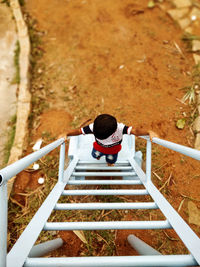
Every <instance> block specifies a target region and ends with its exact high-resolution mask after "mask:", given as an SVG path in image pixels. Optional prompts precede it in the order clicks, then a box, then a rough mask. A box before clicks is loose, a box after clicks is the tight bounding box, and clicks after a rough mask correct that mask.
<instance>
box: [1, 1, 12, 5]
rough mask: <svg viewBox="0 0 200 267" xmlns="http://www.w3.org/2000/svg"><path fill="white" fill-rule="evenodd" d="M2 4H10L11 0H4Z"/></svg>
mask: <svg viewBox="0 0 200 267" xmlns="http://www.w3.org/2000/svg"><path fill="white" fill-rule="evenodd" d="M1 4H6V5H7V6H10V1H9V0H2V1H1Z"/></svg>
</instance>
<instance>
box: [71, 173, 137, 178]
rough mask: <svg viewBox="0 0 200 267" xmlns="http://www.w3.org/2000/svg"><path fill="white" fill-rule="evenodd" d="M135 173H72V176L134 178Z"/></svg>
mask: <svg viewBox="0 0 200 267" xmlns="http://www.w3.org/2000/svg"><path fill="white" fill-rule="evenodd" d="M134 175H135V172H73V173H72V176H76V177H77V176H78V177H79V176H134Z"/></svg>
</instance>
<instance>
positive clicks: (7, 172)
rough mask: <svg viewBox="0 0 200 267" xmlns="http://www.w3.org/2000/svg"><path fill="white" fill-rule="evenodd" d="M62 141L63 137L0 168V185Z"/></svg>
mask: <svg viewBox="0 0 200 267" xmlns="http://www.w3.org/2000/svg"><path fill="white" fill-rule="evenodd" d="M64 141H65V139H64V138H60V139H58V140H57V141H55V142H53V143H51V144H49V145H47V146H45V147H43V148H41V149H40V150H38V151H36V152H33V153H31V154H29V155H28V156H26V157H24V158H22V159H20V160H18V161H16V162H14V163H13V164H11V165H9V166H7V167H5V168H3V169H2V170H0V186H1V185H2V184H4V183H6V182H7V181H8V180H10V179H11V178H12V177H13V176H15V175H17V174H18V173H19V172H21V171H23V170H24V169H25V168H27V167H28V166H29V165H31V164H32V163H33V162H35V161H37V160H38V159H40V158H42V157H43V156H45V155H46V154H48V153H49V152H51V151H52V150H54V149H55V148H56V147H58V146H60V145H61V144H62V143H63V142H64Z"/></svg>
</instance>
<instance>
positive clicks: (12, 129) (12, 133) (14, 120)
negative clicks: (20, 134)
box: [4, 115, 17, 164]
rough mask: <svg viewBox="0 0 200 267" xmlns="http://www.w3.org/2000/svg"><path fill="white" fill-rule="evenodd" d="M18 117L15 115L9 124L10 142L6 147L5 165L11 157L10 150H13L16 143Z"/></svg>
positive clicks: (8, 141)
mask: <svg viewBox="0 0 200 267" xmlns="http://www.w3.org/2000/svg"><path fill="white" fill-rule="evenodd" d="M16 119H17V117H16V115H14V116H13V117H12V118H11V120H10V122H9V124H10V127H11V129H10V131H9V134H8V140H7V142H6V145H5V147H4V164H7V163H8V160H9V157H10V150H11V148H12V145H13V142H14V138H15V129H16Z"/></svg>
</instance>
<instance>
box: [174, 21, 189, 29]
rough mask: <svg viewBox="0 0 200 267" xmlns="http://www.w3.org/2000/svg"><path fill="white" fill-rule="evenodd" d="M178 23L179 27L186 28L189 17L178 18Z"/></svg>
mask: <svg viewBox="0 0 200 267" xmlns="http://www.w3.org/2000/svg"><path fill="white" fill-rule="evenodd" d="M177 22H178V24H179V25H180V27H181V29H183V30H184V29H186V28H187V27H188V26H189V25H190V19H188V18H184V19H179V20H178V21H177Z"/></svg>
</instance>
